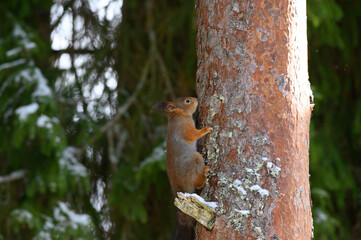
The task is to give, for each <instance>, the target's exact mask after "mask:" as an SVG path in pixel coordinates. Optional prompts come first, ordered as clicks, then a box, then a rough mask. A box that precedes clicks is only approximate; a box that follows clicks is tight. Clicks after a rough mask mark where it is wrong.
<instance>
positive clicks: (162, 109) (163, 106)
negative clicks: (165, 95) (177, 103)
mask: <svg viewBox="0 0 361 240" xmlns="http://www.w3.org/2000/svg"><path fill="white" fill-rule="evenodd" d="M167 106H168V102H159V103H157V104H156V105H154V106H153V107H152V111H158V112H165V111H166V110H167Z"/></svg>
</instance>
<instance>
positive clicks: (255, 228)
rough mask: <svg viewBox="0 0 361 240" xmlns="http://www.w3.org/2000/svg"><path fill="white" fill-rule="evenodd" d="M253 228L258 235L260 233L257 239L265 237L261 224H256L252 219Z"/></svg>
mask: <svg viewBox="0 0 361 240" xmlns="http://www.w3.org/2000/svg"><path fill="white" fill-rule="evenodd" d="M251 228H252V229H253V230H254V231H255V232H256V233H257V235H258V238H257V240H261V239H262V240H263V239H265V236H264V233H263V231H262V228H261V227H259V226H256V225H255V223H253V222H252V221H251Z"/></svg>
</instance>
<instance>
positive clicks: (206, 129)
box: [204, 126, 213, 133]
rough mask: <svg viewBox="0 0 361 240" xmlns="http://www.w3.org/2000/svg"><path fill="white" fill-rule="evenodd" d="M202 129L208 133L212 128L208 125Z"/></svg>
mask: <svg viewBox="0 0 361 240" xmlns="http://www.w3.org/2000/svg"><path fill="white" fill-rule="evenodd" d="M204 129H205V131H206V132H207V133H209V132H210V131H212V130H213V128H211V127H209V126H207V127H204Z"/></svg>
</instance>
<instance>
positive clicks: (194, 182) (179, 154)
mask: <svg viewBox="0 0 361 240" xmlns="http://www.w3.org/2000/svg"><path fill="white" fill-rule="evenodd" d="M197 106H198V100H197V98H193V97H183V98H178V99H176V100H175V101H173V102H167V101H163V102H159V103H157V104H156V105H155V106H154V107H153V110H155V111H160V112H164V113H166V114H167V115H168V133H167V141H166V150H167V151H166V152H167V160H166V165H167V174H168V178H169V182H170V185H171V187H172V191H173V195H174V197H177V192H186V193H194V192H195V190H196V189H201V188H202V187H203V185H204V182H205V181H206V176H207V173H208V171H209V167H208V166H206V165H205V163H204V160H203V157H202V156H201V154H200V153H199V152H197V149H196V148H197V147H196V141H197V140H198V139H199V138H201V137H203V136H204V135H206V134H207V133H209V132H210V131H211V130H212V128H211V127H208V126H207V127H204V128H202V129H200V130H198V129H196V127H195V123H194V120H193V118H192V115H193V113H194V112H195V110H196V108H197ZM195 224H196V222H195V220H194V219H193V218H192V217H190V216H188V215H186V214H185V213H183V212H181V211H180V210H177V214H176V224H175V229H174V231H173V233H172V240H178V239H182V240H185V239H194V226H195Z"/></svg>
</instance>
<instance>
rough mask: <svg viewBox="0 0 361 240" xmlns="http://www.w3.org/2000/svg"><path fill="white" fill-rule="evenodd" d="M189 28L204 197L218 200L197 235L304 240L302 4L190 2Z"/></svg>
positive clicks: (306, 105) (307, 210) (306, 118)
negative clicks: (193, 24)
mask: <svg viewBox="0 0 361 240" xmlns="http://www.w3.org/2000/svg"><path fill="white" fill-rule="evenodd" d="M197 27H198V29H197V55H198V70H197V94H198V100H199V102H200V103H199V106H200V109H199V119H198V120H199V122H201V123H202V124H204V125H210V126H212V127H213V132H212V133H210V134H209V135H207V137H206V138H205V140H204V142H203V143H201V145H202V147H201V152H202V154H203V156H204V157H205V159H206V161H207V164H208V165H209V166H210V167H211V171H210V174H209V179H208V182H207V184H206V186H205V188H204V190H203V193H202V196H203V197H204V198H205V199H206V200H208V201H217V202H218V205H219V208H218V209H217V219H216V223H215V227H214V229H213V230H212V231H207V230H206V229H205V228H204V227H202V226H200V225H199V224H198V226H197V229H196V234H197V239H311V236H312V217H311V202H310V185H309V171H308V170H309V169H308V166H309V155H308V150H309V123H310V116H311V110H310V96H311V95H312V92H311V90H310V86H309V82H308V73H307V38H306V36H307V35H306V1H304V0H303V1H302V0H298V1H296V0H278V1H263V0H259V1H235V0H232V1H226V0H220V1H214V0H198V2H197ZM202 127H203V126H202Z"/></svg>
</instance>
